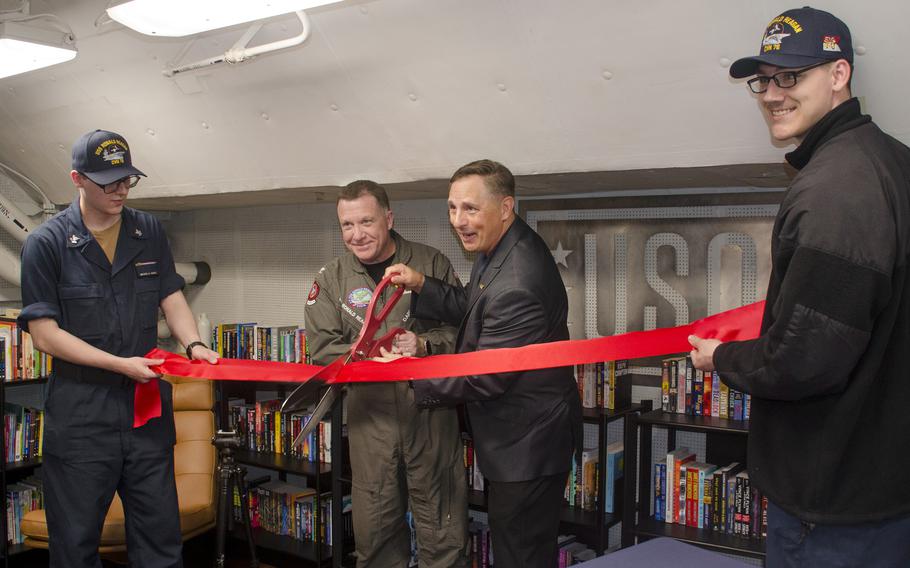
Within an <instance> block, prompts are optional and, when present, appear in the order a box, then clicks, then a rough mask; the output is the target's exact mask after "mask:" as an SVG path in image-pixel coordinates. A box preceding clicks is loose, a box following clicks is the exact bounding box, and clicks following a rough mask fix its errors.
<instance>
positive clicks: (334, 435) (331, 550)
mask: <svg viewBox="0 0 910 568" xmlns="http://www.w3.org/2000/svg"><path fill="white" fill-rule="evenodd" d="M296 386H297V384H296V383H285V382H274V383H268V382H239V381H218V383H217V385H216V393H217V397H216V407H217V409H218V416H217V421H218V426H219V428H221V429H227V428H228V399H229V398H232V397H240V398H244V399H246V400H255V398H256V392H257V391H259V390H268V391H277V394H278V397H279V398H282V399H283V398H284V397H286V396H287V395H288V394H290V392H291V391H292V390H293V389H294V388H295V387H296ZM329 420H330V422H331V425H332V427H331V434H330V435H331V460H332V463H330V464H327V463H321V462H318V461H309V460H307V459H302V458H297V457H293V456H288V455H284V454H276V453H270V452H260V451H253V450H248V449H241V450H238V451H236V452H235V454H234V458H235V461H236V462H237V463H239V464H242V465H245V466H252V467H256V468H259V469H265V470H270V471H274V472H276V473H277V474H278V480H279V481H287V480H288V475H297V476H302V477H306V478H307V480H308V485H310V486H311V487H312V488H313V489H315V490H316V493H317V495H322V494H323V493H324V492H325V491H326V490H330V491H331V494H332V513H331V514H332V518H331V521H332V527H333V529H332V535H331V541H330V544H319V543H314V542H305V541H301V540H297V539H294V538H292V537H290V536H283V535H277V534H274V533H271V532H269V531H266V530H264V529H262V528H254V529H253V540H254V541H255V544H256V551H257V555H258V556H260V560H263V559H265V560H269V561H272V562H276V563H279V565H280V564H284V563H287V562H294V563H298V562H300V561H303V562H304V563H305V565H309V566H320V567H321V566H332V567H333V568H339V567H341V566H342V560H343V551H344V549H345V542H344V528H343V527H344V520H343V518H342V507H343V503H342V498H343V495H344V492H343V487H344V484H345V480H344V478H343V476H342V474H341V471H342V468H343V454H344V452H343V446H342V445H343V436H342V405H341V404H340V402H339V404H336V406H335V408H334V409H333V410H332V412H331V414H330V418H329ZM348 479H350V476H348ZM247 481H249V476H248V477H247ZM347 484H348V485H350V483H349V482H348V483H347ZM321 524H322V520H321V517H319V518H318V519H317V528H316V532H317V533H318V532H319V530H320V528H321ZM230 536H231V537H233V538H235V539H238V540H241V541H242V540H244V539H245V538H246V537H245V535H244V533H243V530H242V525H241V524H239V523H235V525H234V527H233V530H232V532H231V533H230Z"/></svg>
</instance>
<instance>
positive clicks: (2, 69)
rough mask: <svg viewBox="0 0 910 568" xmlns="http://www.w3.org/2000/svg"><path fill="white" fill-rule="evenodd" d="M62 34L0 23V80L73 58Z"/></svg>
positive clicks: (18, 24) (71, 47) (21, 25)
mask: <svg viewBox="0 0 910 568" xmlns="http://www.w3.org/2000/svg"><path fill="white" fill-rule="evenodd" d="M64 37H65V34H64V33H63V32H59V31H53V30H47V29H43V28H36V27H34V26H31V25H25V24H20V23H17V22H0V79H3V78H4V77H10V76H12V75H18V74H19V73H25V72H26V71H32V70H33V69H41V68H42V67H49V66H51V65H56V64H58V63H63V62H64V61H69V60H70V59H72V58H74V57H76V48H75V47H73V46H71V45H67V44H66V43H64Z"/></svg>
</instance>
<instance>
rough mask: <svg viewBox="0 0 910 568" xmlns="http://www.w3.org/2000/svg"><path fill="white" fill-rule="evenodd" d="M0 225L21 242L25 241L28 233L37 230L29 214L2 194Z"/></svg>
mask: <svg viewBox="0 0 910 568" xmlns="http://www.w3.org/2000/svg"><path fill="white" fill-rule="evenodd" d="M0 227H3V228H4V229H5V230H6V232H8V233H9V234H11V235H12V236H13V238H15V239H16V240H17V241H19V242H20V243H24V242H25V239H26V238H27V237H28V234H29V233H30V232H32V231H34V230H35V227H37V225H35V224H34V223H33V222H32V220H31V219H29V218H28V215H26V214H25V213H23V212H22V211H21V210H20V209H19V208H18V207H16V206H15V205H13V202H12V201H10V200H9V199H7V198H6V196H5V195H0Z"/></svg>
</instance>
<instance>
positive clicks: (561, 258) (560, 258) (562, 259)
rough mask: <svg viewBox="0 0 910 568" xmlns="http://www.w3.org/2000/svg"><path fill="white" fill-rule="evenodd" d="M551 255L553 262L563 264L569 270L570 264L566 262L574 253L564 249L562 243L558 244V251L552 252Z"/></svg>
mask: <svg viewBox="0 0 910 568" xmlns="http://www.w3.org/2000/svg"><path fill="white" fill-rule="evenodd" d="M550 254H552V255H553V260H555V261H556V264H561V265H563V266H565V267H566V268H569V264H568V263H567V262H566V257H568V256H569V255H570V254H572V251H570V250H566V249H564V248H562V241H558V242H557V243H556V250H551V251H550Z"/></svg>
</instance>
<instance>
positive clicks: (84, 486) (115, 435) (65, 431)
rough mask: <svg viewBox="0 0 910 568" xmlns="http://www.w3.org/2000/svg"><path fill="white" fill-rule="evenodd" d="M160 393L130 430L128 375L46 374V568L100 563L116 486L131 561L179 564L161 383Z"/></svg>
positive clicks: (158, 566) (170, 435)
mask: <svg viewBox="0 0 910 568" xmlns="http://www.w3.org/2000/svg"><path fill="white" fill-rule="evenodd" d="M161 392H162V417H161V418H155V419H152V420H150V421H149V422H148V424H146V425H145V426H143V427H141V428H136V429H134V428H133V427H132V420H133V396H134V395H133V393H134V389H133V386H132V381H130V380H129V379H127V378H126V377H122V376H118V375H113V374H110V373H103V374H100V373H99V374H97V375H92V376H78V377H75V378H73V377H61V376H54V377H53V378H52V379H51V381H50V383H49V386H48V394H47V401H46V403H45V420H46V422H45V430H44V433H45V440H44V458H43V467H42V470H43V475H44V497H45V510H46V513H47V526H48V539H49V540H48V544H49V546H50V565H51V566H52V567H60V568H62V567H67V568H69V567H80V568H81V567H84V568H100V567H101V560H100V558H99V556H98V545H99V543H100V538H101V529H102V526H103V525H104V517H105V515H106V514H107V511H108V508H109V507H110V504H111V501H112V499H113V497H114V492H115V491H116V492H117V493H119V494H120V499H121V501H122V502H123V510H124V516H125V530H126V542H127V554H128V555H129V561H130V566H133V567H135V568H152V567H154V568H165V567H168V568H169V567H179V566H182V561H181V553H182V550H181V548H182V547H181V535H180V516H179V512H178V508H177V488H176V485H175V481H174V448H173V444H174V417H173V404H172V399H171V386H170V385H169V384H168V383H165V382H162V383H161Z"/></svg>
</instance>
